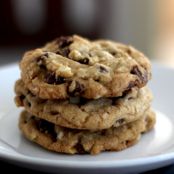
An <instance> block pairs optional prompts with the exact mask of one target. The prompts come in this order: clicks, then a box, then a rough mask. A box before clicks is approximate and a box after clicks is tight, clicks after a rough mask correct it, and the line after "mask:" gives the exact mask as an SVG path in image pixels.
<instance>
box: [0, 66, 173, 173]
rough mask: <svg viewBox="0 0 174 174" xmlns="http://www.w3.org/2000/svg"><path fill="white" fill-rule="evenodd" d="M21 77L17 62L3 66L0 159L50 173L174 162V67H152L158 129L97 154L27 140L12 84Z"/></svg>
mask: <svg viewBox="0 0 174 174" xmlns="http://www.w3.org/2000/svg"><path fill="white" fill-rule="evenodd" d="M18 77H19V70H18V67H17V65H15V64H14V65H10V66H6V67H1V68H0V84H1V85H0V89H1V90H0V158H3V159H5V160H8V161H10V162H12V163H15V164H17V165H22V166H25V167H28V168H33V169H36V170H42V171H48V172H61V173H66V172H69V173H74V172H81V173H82V172H83V173H91V172H95V171H97V172H98V173H99V172H100V173H109V174H111V173H117V172H118V173H126V172H128V173H131V172H143V171H147V170H150V169H155V168H158V167H162V166H166V165H169V164H171V163H174V103H173V99H174V92H173V90H174V70H173V69H168V68H165V67H162V66H160V65H154V66H153V80H152V81H151V82H150V84H149V86H150V87H151V89H152V91H153V93H154V96H155V97H154V102H153V107H154V109H155V110H156V113H157V124H156V126H155V129H154V130H153V131H151V132H149V133H147V134H145V135H143V136H142V138H141V140H140V142H139V143H138V144H137V145H135V146H133V147H131V148H128V149H127V150H124V151H121V152H105V153H101V154H100V155H97V156H90V155H74V156H70V155H62V154H56V153H52V152H48V151H46V150H44V149H42V148H40V147H39V146H37V145H35V144H33V143H30V142H28V141H27V140H26V139H24V138H23V137H22V136H21V134H20V132H19V130H18V128H17V124H18V115H19V112H20V110H19V109H17V108H16V107H15V105H14V102H13V97H14V94H13V86H14V82H15V80H16V79H18Z"/></svg>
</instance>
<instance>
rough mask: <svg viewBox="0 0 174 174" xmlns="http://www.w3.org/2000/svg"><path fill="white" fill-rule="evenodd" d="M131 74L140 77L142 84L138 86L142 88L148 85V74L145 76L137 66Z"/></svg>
mask: <svg viewBox="0 0 174 174" xmlns="http://www.w3.org/2000/svg"><path fill="white" fill-rule="evenodd" d="M130 73H131V74H134V75H137V76H138V78H139V80H140V83H141V84H137V85H139V86H141V85H143V84H146V83H147V81H148V79H147V74H144V75H143V74H142V72H141V71H140V70H139V68H138V67H137V66H134V67H133V68H132V70H131V71H130Z"/></svg>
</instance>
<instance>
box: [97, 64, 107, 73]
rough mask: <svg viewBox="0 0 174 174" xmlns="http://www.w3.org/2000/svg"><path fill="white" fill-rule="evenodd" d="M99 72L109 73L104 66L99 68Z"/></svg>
mask: <svg viewBox="0 0 174 174" xmlns="http://www.w3.org/2000/svg"><path fill="white" fill-rule="evenodd" d="M99 71H100V72H101V73H107V72H108V70H107V69H106V68H105V67H103V66H99Z"/></svg>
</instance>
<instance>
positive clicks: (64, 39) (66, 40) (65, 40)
mask: <svg viewBox="0 0 174 174" xmlns="http://www.w3.org/2000/svg"><path fill="white" fill-rule="evenodd" d="M72 41H73V40H72V37H70V36H61V37H59V38H58V39H57V43H58V46H59V48H64V47H67V46H69V45H70V44H71V43H72Z"/></svg>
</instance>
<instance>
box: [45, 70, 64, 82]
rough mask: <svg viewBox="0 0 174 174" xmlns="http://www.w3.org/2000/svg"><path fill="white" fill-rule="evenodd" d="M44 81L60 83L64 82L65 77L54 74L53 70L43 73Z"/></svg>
mask: <svg viewBox="0 0 174 174" xmlns="http://www.w3.org/2000/svg"><path fill="white" fill-rule="evenodd" d="M45 81H46V83H48V84H56V85H58V84H62V83H65V78H64V77H60V76H56V75H55V73H54V72H48V73H47V74H46V75H45Z"/></svg>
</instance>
